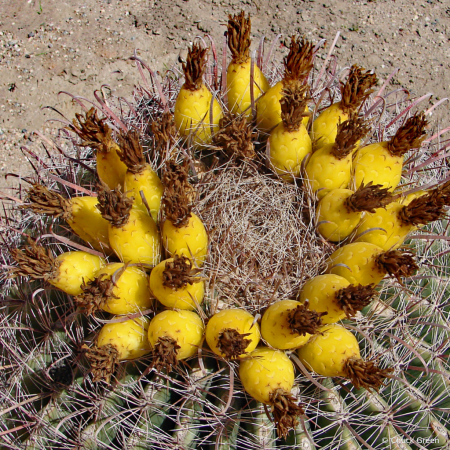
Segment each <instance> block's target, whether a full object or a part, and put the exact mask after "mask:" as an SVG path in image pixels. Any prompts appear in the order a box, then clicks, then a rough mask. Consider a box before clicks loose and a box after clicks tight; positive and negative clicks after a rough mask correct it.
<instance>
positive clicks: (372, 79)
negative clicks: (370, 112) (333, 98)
mask: <svg viewBox="0 0 450 450" xmlns="http://www.w3.org/2000/svg"><path fill="white" fill-rule="evenodd" d="M363 70H364V69H363V68H361V67H358V66H357V65H356V64H354V65H353V66H352V67H351V69H350V74H349V75H348V79H347V82H346V83H345V85H344V87H343V89H342V100H341V108H342V110H343V111H344V112H346V113H348V114H350V113H353V112H354V111H356V110H357V109H358V108H359V107H360V105H361V104H362V103H363V102H364V101H365V100H366V98H367V97H368V96H369V95H370V94H371V93H372V92H373V89H372V88H373V87H374V86H376V84H377V83H378V79H377V76H376V75H375V74H374V73H370V71H369V70H368V71H366V72H363Z"/></svg>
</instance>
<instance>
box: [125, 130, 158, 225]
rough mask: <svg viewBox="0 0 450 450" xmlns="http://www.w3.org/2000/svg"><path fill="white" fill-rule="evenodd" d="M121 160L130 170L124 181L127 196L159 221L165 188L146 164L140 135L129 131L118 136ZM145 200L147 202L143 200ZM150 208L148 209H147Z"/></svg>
mask: <svg viewBox="0 0 450 450" xmlns="http://www.w3.org/2000/svg"><path fill="white" fill-rule="evenodd" d="M118 140H119V144H120V151H119V152H118V154H119V157H120V159H121V160H122V161H123V162H124V163H125V164H126V166H127V168H128V170H127V172H126V174H125V179H124V192H125V194H126V195H127V196H128V197H130V198H133V199H134V203H133V206H134V207H135V208H138V209H140V210H142V211H143V212H145V213H148V212H150V214H151V216H152V218H153V220H154V221H155V222H157V221H158V214H159V210H160V207H161V198H162V195H163V192H164V187H163V185H162V183H161V180H160V179H159V177H158V175H157V173H156V172H155V171H154V170H153V169H152V167H151V166H150V164H148V163H146V162H145V157H144V150H143V148H142V146H141V143H140V142H139V133H138V132H137V131H129V132H128V133H126V134H125V133H123V134H120V135H119V136H118ZM141 192H142V195H143V196H144V198H145V202H146V204H145V203H144V200H143V199H142V196H141ZM147 208H148V209H147Z"/></svg>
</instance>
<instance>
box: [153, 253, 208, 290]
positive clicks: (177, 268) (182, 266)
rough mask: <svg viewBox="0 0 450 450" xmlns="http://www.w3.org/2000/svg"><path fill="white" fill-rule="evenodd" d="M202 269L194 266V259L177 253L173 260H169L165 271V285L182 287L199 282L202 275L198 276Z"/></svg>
mask: <svg viewBox="0 0 450 450" xmlns="http://www.w3.org/2000/svg"><path fill="white" fill-rule="evenodd" d="M199 272H201V269H198V268H196V267H194V264H193V263H192V261H191V260H190V259H189V258H188V257H186V256H184V255H182V256H179V255H175V256H174V257H173V261H167V262H166V264H165V269H164V271H163V274H162V276H163V286H166V287H168V288H171V289H175V290H177V289H182V288H184V287H186V286H187V285H188V284H194V283H199V282H200V281H202V278H201V277H198V276H196V275H197V274H198V273H199Z"/></svg>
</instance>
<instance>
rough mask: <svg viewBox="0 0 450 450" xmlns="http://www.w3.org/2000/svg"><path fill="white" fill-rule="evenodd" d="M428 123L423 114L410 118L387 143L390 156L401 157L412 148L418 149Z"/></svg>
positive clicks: (424, 136) (423, 138)
mask: <svg viewBox="0 0 450 450" xmlns="http://www.w3.org/2000/svg"><path fill="white" fill-rule="evenodd" d="M427 125H428V121H427V119H426V118H425V114H424V113H423V112H420V113H417V114H414V116H412V117H410V118H409V119H408V120H407V121H406V122H405V123H404V124H403V125H402V126H401V127H400V128H399V129H398V130H397V132H396V133H395V135H394V137H393V138H392V139H391V140H390V141H389V142H388V144H387V149H388V151H389V153H390V154H391V155H392V156H403V155H404V154H405V153H407V152H409V151H410V150H411V149H413V148H419V147H420V146H421V145H422V142H423V141H424V140H425V138H426V134H427V133H426V131H425V128H426V126H427Z"/></svg>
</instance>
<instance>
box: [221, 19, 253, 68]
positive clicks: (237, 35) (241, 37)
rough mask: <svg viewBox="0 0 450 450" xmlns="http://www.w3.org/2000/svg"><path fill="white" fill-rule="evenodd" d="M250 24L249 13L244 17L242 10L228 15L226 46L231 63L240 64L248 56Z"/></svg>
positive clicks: (245, 60)
mask: <svg viewBox="0 0 450 450" xmlns="http://www.w3.org/2000/svg"><path fill="white" fill-rule="evenodd" d="M251 28H252V25H251V20H250V14H249V15H248V17H247V18H245V13H244V11H241V12H240V13H239V14H235V15H234V16H232V15H231V14H230V15H229V16H228V28H227V31H228V48H229V49H230V52H231V58H232V63H234V64H242V63H245V62H247V61H248V60H249V58H250V44H251V39H250V31H251Z"/></svg>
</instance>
